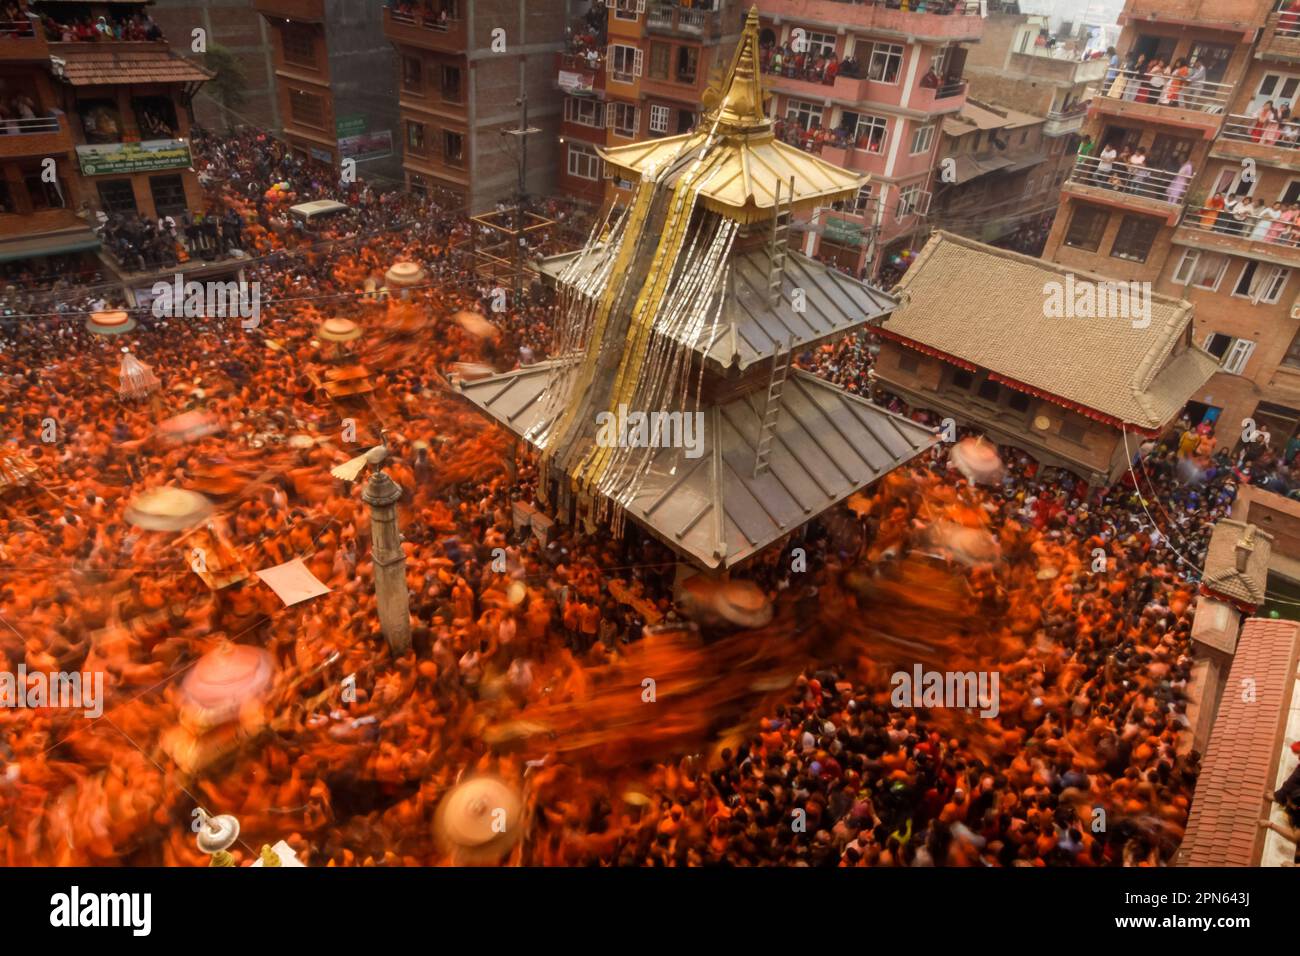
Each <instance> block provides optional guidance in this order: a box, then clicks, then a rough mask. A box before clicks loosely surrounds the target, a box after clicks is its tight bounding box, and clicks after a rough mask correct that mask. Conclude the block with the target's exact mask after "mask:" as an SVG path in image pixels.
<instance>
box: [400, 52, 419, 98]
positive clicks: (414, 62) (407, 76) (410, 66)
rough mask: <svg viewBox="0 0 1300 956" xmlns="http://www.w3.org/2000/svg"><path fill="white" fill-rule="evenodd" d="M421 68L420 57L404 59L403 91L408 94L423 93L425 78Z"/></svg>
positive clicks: (405, 57)
mask: <svg viewBox="0 0 1300 956" xmlns="http://www.w3.org/2000/svg"><path fill="white" fill-rule="evenodd" d="M420 66H421V65H420V58H419V57H418V56H404V57H402V89H404V90H406V91H407V92H408V93H419V92H422V87H423V85H424V76H423V70H421V68H420Z"/></svg>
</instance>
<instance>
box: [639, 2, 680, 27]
mask: <svg viewBox="0 0 1300 956" xmlns="http://www.w3.org/2000/svg"><path fill="white" fill-rule="evenodd" d="M673 9H674V7H673V6H672V4H670V3H656V4H654V5H653V6H651V7H649V8H648V9H647V10H646V13H645V22H646V24H647V25H649V26H652V27H671V26H672V25H673Z"/></svg>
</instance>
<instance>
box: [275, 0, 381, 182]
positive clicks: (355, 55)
mask: <svg viewBox="0 0 1300 956" xmlns="http://www.w3.org/2000/svg"><path fill="white" fill-rule="evenodd" d="M253 5H254V7H255V8H256V10H257V12H258V13H260V14H261V15H262V16H263V17H264V18H265V20H266V24H267V26H268V28H269V29H270V31H271V35H272V41H271V45H272V51H273V57H274V63H275V88H276V99H277V109H278V111H279V115H280V118H281V120H282V124H283V125H282V130H283V134H284V139H285V140H286V141H287V142H288V143H289V144H290V145H291V147H292V148H293V150H294V152H295V154H297V155H298V156H299V157H301V158H302V159H314V160H316V161H318V162H322V163H327V164H330V165H334V166H339V165H340V164H341V163H342V161H343V160H345V159H351V160H353V161H355V163H356V164H357V169H356V173H357V175H358V176H359V177H364V178H366V179H370V180H377V181H379V182H384V181H389V182H395V181H397V180H398V178H399V177H400V175H401V160H400V153H399V146H398V142H397V140H398V135H399V130H398V118H397V115H398V109H397V95H396V86H397V67H396V64H395V57H394V53H393V48H392V45H391V44H390V43H389V42H388V40H387V39H386V38H385V36H384V30H383V23H384V21H383V19H382V18H381V14H380V10H379V7H378V5H377V4H370V3H355V2H352V0H253ZM386 12H387V11H385V13H386Z"/></svg>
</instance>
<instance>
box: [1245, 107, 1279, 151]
mask: <svg viewBox="0 0 1300 956" xmlns="http://www.w3.org/2000/svg"><path fill="white" fill-rule="evenodd" d="M1270 131H1272V132H1270ZM1280 131H1281V127H1280V126H1279V124H1278V121H1277V111H1276V110H1274V109H1273V101H1272V100H1265V101H1264V104H1263V105H1262V106H1261V107H1260V108H1259V111H1258V112H1257V113H1256V114H1255V125H1254V126H1252V127H1251V130H1250V138H1251V139H1253V140H1254V141H1255V142H1257V143H1262V142H1265V141H1266V140H1265V139H1264V137H1265V135H1266V134H1270V135H1271V138H1270V139H1268V140H1267V142H1270V143H1271V142H1275V141H1276V140H1277V134H1278V133H1280Z"/></svg>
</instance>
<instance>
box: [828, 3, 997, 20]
mask: <svg viewBox="0 0 1300 956" xmlns="http://www.w3.org/2000/svg"><path fill="white" fill-rule="evenodd" d="M835 2H836V3H844V4H852V5H854V6H858V7H884V8H885V9H888V10H902V11H903V12H904V13H930V14H944V15H947V14H953V15H957V16H970V17H978V16H981V11H980V4H979V2H978V0H835Z"/></svg>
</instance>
